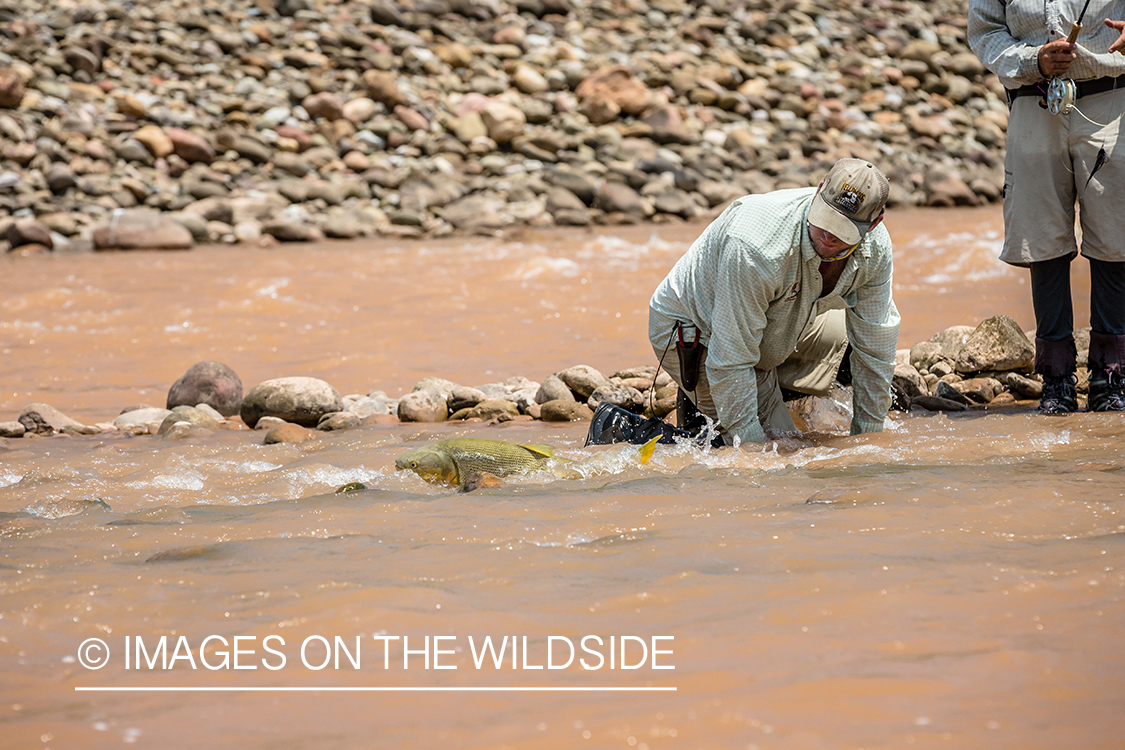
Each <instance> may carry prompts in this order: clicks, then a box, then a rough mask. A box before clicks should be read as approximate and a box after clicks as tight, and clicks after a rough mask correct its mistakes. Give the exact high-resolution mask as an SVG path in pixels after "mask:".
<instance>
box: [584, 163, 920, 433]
mask: <svg viewBox="0 0 1125 750" xmlns="http://www.w3.org/2000/svg"><path fill="white" fill-rule="evenodd" d="M889 189H890V184H889V183H888V181H887V178H886V177H885V176H884V175H883V173H882V172H880V171H879V170H878V169H877V168H876V167H875V165H873V164H871V163H869V162H866V161H863V160H861V159H841V160H840V161H838V162H836V164H835V166H833V167H832V170H831V171H830V172H829V173H828V175H827V177H825V179H824V180H822V181H821V183H820V185H819V187H816V188H801V189H796V190H778V191H775V192H772V193H766V194H763V195H748V196H745V197H743V198H740V199H738V200H736V201H735V202H734V203H733V204H731V205H730V206H729V207H728V208H727V209H726V210H725V211H723V213H722V214H721V215H720V216H719V217H718V218H717V219H716V220H715V221H714V222H712V223H711V224H710V225H709V226H708V227H707V228H706V229H705V230H704V231H703V234H701V235H700V236H699V238H698V239H696V241H695V242H694V243H692V246H691V247H690V248H689V249H688V251H687V253H685V254H684V256H683V257H682V258H680V260H679V261H678V262H677V263H676V265H675V266H674V267H673V268H672V270H671V271H670V272H669V273H668V276H667V277H666V278H665V279H664V281H662V282H661V283H660V285H659V286H658V287H657V289H656V292H655V293H654V294H653V295H652V300H651V301H650V303H649V342H650V343H651V344H652V347H653V351H654V352H655V354H656V357H657V358H658V359H660V360H661V362H662V364H664V365H665V366H666V367H667V369H668V372H669V374H670V375H671V376H672V378H673V379H674V380H675V381H676V383H677V384H678V385H679V386H680V399H681V405H682V407H683V408H682V410H681V415H680V417H681V418H680V427H681V428H683V427H688V428H689V430H690V429H695V428H697V427H698V422H701V421H702V420H701V419H699V420H698V421H697V420H695V419H692V415H693V413H694V412H695V411H696V410H698V412H701V413H702V414H703V415H705V416H706V417H709V418H710V419H712V420H714V421H716V422H718V424H719V432H720V434H721V435H722V438H723V442H725V443H726V444H727V445H731V444H733V443H734V441H735V439H737V440H738V441H739V442H742V443H747V442H755V443H761V442H764V441H765V440H767V438H768V437H770V436H774V435H777V434H781V433H787V432H789V433H791V432H795V431H796V426H795V425H794V423H793V419H792V417H791V416H790V415H789V411H788V409H787V408H786V407H785V403H784V399H783V396H782V392H781V388H782V387H785V388H788V389H790V390H794V391H798V392H801V393H807V394H813V395H822V396H823V395H827V394H828V392H829V391H830V389H831V387H832V384H833V382H834V381H835V379H836V375H837V372H838V370H839V369H840V365H841V363H842V362H843V360H844V356H845V354H846V353H847V351H848V349H849V343H850V349H851V356H850V366H851V372H852V375H853V380H852V382H853V388H854V396H853V416H852V424H851V431H852V434H853V435H854V434H858V433H865V432H879V431H881V430H882V429H883V420H884V418H885V417H886V414H887V409H888V407H889V406H890V403H891V377H892V375H893V374H894V355H895V346H896V343H897V340H898V327H899V316H898V310H897V309H896V308H895V305H894V301H893V300H892V298H891V272H892V263H891V239H890V235H888V234H887V230H886V228H885V227H883V226H881V225H882V222H883V209H884V207H885V205H886V202H887V193H888V191H889ZM681 341H683V342H684V345H683V346H681V345H680V342H681ZM692 343H695V344H696V346H695V347H692V346H691V344H692ZM685 422H686V423H687V424H685ZM661 424H662V423H660V422H659V421H658V420H642V419H641V418H640V417H637V416H636V415H632V414H629V413H628V412H626V411H624V410H622V409H619V408H617V407H613V406H611V405H609V404H608V403H603V404H601V405H599V407H598V411H597V413H595V415H594V421H593V422H592V423H591V427H590V435H589V438H588V441H587V442H588V443H608V442H620V441H629V442H644V441H645V440H646V439H647V438H651V437H653V436H654V435H657V434H660V432H661V428H660V425H661ZM663 432H664V434H665V436H668V435H669V433H670V432H671V430H670V425H665V427H664V428H663Z"/></svg>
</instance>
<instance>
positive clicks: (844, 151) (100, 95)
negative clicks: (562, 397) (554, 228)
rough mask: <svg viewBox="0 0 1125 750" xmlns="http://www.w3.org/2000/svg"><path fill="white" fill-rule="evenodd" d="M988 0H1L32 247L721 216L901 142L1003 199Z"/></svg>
mask: <svg viewBox="0 0 1125 750" xmlns="http://www.w3.org/2000/svg"><path fill="white" fill-rule="evenodd" d="M966 7H967V3H966V2H965V1H964V0H937V1H936V2H912V1H908V0H875V1H874V2H865V3H838V2H829V1H828V0H786V2H780V3H779V2H770V1H768V0H704V1H700V2H685V1H684V0H651V2H646V1H645V0H511V1H506V0H397V1H396V0H374V1H371V0H362V1H361V0H253V1H252V2H249V1H247V2H233V0H191V2H188V1H187V0H170V1H167V2H154V3H140V2H137V3H133V2H121V1H114V0H82V1H81V2H79V1H78V0H0V159H2V163H0V237H2V238H5V239H6V242H7V246H8V247H9V248H10V249H12V250H14V251H16V252H20V253H25V254H26V253H34V252H46V251H49V250H52V249H53V250H58V251H63V250H69V251H81V250H88V249H129V248H187V247H191V246H192V245H193V244H195V243H200V242H225V243H238V242H254V243H264V244H269V243H272V242H279V241H280V242H287V241H307V240H317V239H320V238H322V237H338V238H354V237H359V236H369V235H384V236H441V235H448V234H453V233H501V232H503V231H505V230H508V229H510V228H515V227H519V226H521V225H535V226H542V225H552V224H557V225H580V226H581V225H591V224H621V223H636V222H644V221H654V222H666V221H680V220H685V219H696V218H703V217H706V216H708V215H710V214H711V213H714V212H716V211H718V210H719V209H720V208H721V207H722V206H723V205H724V204H725V203H727V202H728V201H730V200H731V199H733V198H735V197H737V196H739V195H742V194H746V193H758V192H764V191H768V190H771V189H775V188H786V187H802V186H808V185H814V184H816V183H817V181H819V179H820V177H822V176H823V174H824V172H825V171H826V170H827V169H828V168H829V167H830V166H831V164H832V163H833V162H834V161H835V160H836V159H837V158H840V157H844V156H858V157H861V158H867V159H870V160H871V161H874V162H876V163H878V164H879V165H880V167H881V168H882V169H883V170H884V171H885V172H886V173H887V175H888V177H890V179H891V184H892V189H891V201H892V203H895V204H899V205H929V206H943V205H976V204H979V203H987V202H990V201H995V200H998V199H999V197H1000V189H1001V186H1002V181H1003V156H1002V154H1003V146H1004V131H1005V128H1006V124H1007V108H1006V106H1005V105H1004V102H1003V95H1002V92H1001V89H1000V86H999V83H998V81H997V80H996V78H995V77H994V76H992V75H990V74H986V72H985V71H984V69H983V67H982V66H981V65H980V63H979V62H978V61H977V59H976V57H975V55H973V53H972V52H971V51H970V50H969V49H968V47H967V45H966V40H965V11H966Z"/></svg>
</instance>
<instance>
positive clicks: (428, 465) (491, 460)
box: [395, 437, 657, 486]
mask: <svg viewBox="0 0 1125 750" xmlns="http://www.w3.org/2000/svg"><path fill="white" fill-rule="evenodd" d="M656 442H657V440H656V439H653V440H651V441H649V442H648V443H646V444H645V445H643V446H641V449H640V454H641V463H645V462H646V461H648V459H649V457H651V456H652V452H653V450H654V449H655V447H656ZM554 453H555V449H554V448H553V447H551V446H549V445H536V444H534V443H509V442H506V441H504V440H490V439H488V438H474V437H465V438H450V439H449V440H442V441H441V442H440V443H434V444H433V445H425V446H422V447H421V448H415V449H414V450H412V451H409V452H407V453H404V454H403V455H401V456H399V457H398V459H396V460H395V469H396V470H399V471H401V470H403V469H407V470H410V471H413V472H414V473H415V474H417V475H418V476H420V477H422V479H425V480H426V481H427V482H444V483H446V484H452V485H459V486H464V485H465V483H466V482H467V480H468V479H469V477H470V476H472V475H473V474H492V475H493V476H497V477H506V476H510V475H512V474H527V473H530V472H532V471H536V470H538V469H546V468H547V461H548V460H549V459H550V458H551V457H552V456H553V455H554Z"/></svg>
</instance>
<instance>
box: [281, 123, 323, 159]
mask: <svg viewBox="0 0 1125 750" xmlns="http://www.w3.org/2000/svg"><path fill="white" fill-rule="evenodd" d="M275 132H276V133H277V136H278V138H288V139H290V140H292V141H296V142H297V151H299V152H301V153H303V152H305V151H308V150H309V149H310V148H312V147H313V146H314V145H315V144H314V143H313V138H312V136H311V135H309V134H308V133H306V132H305V131H303V130H301V129H300V128H295V127H293V126H291V125H279V126H278V127H277V130H276V131H275Z"/></svg>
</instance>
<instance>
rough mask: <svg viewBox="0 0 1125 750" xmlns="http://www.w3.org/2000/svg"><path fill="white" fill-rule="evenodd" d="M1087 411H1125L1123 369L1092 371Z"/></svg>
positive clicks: (1124, 376) (1124, 378)
mask: <svg viewBox="0 0 1125 750" xmlns="http://www.w3.org/2000/svg"><path fill="white" fill-rule="evenodd" d="M1044 392H1046V389H1045V388H1044ZM1086 411H1125V373H1122V372H1121V370H1110V371H1107V370H1102V371H1100V372H1092V373H1090V398H1089V401H1087V404H1086Z"/></svg>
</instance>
